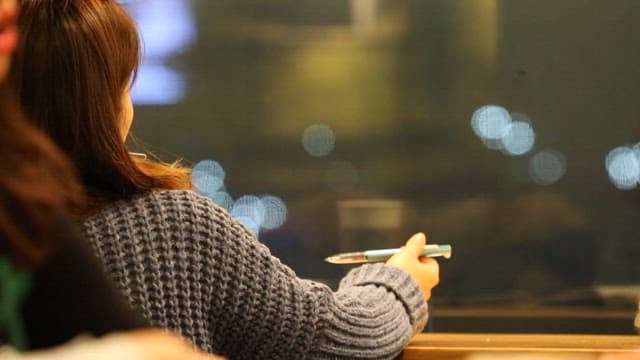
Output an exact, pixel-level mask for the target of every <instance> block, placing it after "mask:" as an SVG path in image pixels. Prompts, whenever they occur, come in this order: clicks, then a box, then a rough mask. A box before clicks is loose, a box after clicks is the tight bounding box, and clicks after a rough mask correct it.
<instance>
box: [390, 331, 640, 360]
mask: <svg viewBox="0 0 640 360" xmlns="http://www.w3.org/2000/svg"><path fill="white" fill-rule="evenodd" d="M603 354H618V355H620V356H625V357H624V358H625V359H629V358H631V359H638V360H640V336H633V335H575V334H572V335H564V334H460V333H455V334H454V333H448V334H447V333H422V334H418V335H416V336H415V337H414V338H413V340H412V341H411V343H410V344H409V345H408V346H407V348H406V349H405V351H404V352H403V354H402V355H401V356H400V357H399V358H400V359H405V360H417V359H518V358H522V359H525V358H526V359H541V357H540V356H541V355H544V359H597V358H598V356H601V355H603ZM636 355H637V357H636Z"/></svg>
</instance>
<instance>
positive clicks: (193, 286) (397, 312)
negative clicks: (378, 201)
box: [84, 190, 427, 359]
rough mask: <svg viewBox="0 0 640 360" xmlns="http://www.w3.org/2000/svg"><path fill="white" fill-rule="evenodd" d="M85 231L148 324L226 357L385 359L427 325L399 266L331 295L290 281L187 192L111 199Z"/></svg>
mask: <svg viewBox="0 0 640 360" xmlns="http://www.w3.org/2000/svg"><path fill="white" fill-rule="evenodd" d="M84 231H85V235H86V236H87V238H88V239H89V240H90V242H91V243H92V246H93V248H94V250H95V251H96V252H97V254H98V256H99V258H100V259H101V260H102V262H103V263H104V265H105V266H106V268H107V270H108V272H109V273H110V275H111V276H112V278H113V279H114V280H115V281H116V283H117V284H119V286H120V288H121V289H122V290H123V291H124V293H125V294H126V295H127V297H128V299H129V301H130V302H131V303H132V304H133V305H135V306H137V307H138V308H139V309H141V311H142V312H143V314H144V315H145V316H146V317H147V318H148V319H149V320H150V321H151V323H152V324H153V325H156V326H162V327H166V328H170V329H173V330H176V331H178V332H180V333H182V334H183V335H185V336H186V337H187V338H190V339H191V340H193V341H194V342H195V343H196V344H197V345H198V346H199V347H201V348H202V349H204V350H205V351H207V352H210V353H216V354H222V355H225V356H227V357H229V358H230V359H346V358H365V359H391V358H394V357H395V356H396V355H398V354H399V353H400V351H401V350H402V348H403V347H404V346H405V345H406V344H407V343H408V342H409V340H410V338H411V336H412V335H413V334H414V333H415V332H418V331H421V330H422V329H423V327H424V325H425V324H426V321H427V305H426V303H425V302H424V300H423V295H422V292H421V291H420V289H419V287H418V285H417V284H416V283H415V282H414V280H412V279H411V278H410V277H409V275H408V274H406V273H405V272H403V271H401V270H399V269H397V268H395V267H392V266H388V265H384V264H373V265H371V264H368V265H364V266H361V267H358V268H355V269H353V270H352V271H350V272H349V274H347V276H346V277H345V278H343V279H342V281H341V282H340V286H339V289H338V290H337V291H336V292H334V291H332V290H331V289H330V288H329V287H327V286H326V285H323V284H319V283H316V282H312V281H309V280H303V279H300V278H298V277H296V274H295V273H294V272H293V271H292V270H291V269H290V268H288V267H287V266H285V265H283V264H282V263H281V262H280V261H279V260H278V259H277V258H275V257H273V256H272V255H271V254H270V252H269V250H268V249H267V247H266V246H264V245H263V244H261V243H260V242H258V240H257V239H256V238H255V236H254V235H253V234H252V233H251V232H249V231H248V230H247V229H245V228H244V227H243V226H242V225H241V224H240V223H238V222H237V221H235V220H233V219H232V218H231V217H230V216H229V214H228V213H227V212H226V211H225V210H224V209H222V208H221V207H219V206H217V205H216V204H215V203H213V202H212V201H211V200H209V199H208V198H206V197H203V196H200V195H198V194H196V193H194V192H192V191H175V190H157V191H152V192H149V193H147V194H144V195H141V196H138V197H136V198H134V199H133V200H131V201H120V202H117V203H115V204H113V205H111V206H109V207H107V208H105V209H103V210H102V211H101V212H100V213H98V214H96V215H94V216H92V217H90V218H89V219H87V220H86V221H85V223H84Z"/></svg>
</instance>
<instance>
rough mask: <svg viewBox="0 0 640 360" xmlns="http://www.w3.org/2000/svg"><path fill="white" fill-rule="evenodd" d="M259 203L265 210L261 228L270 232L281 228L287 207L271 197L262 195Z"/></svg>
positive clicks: (279, 200)
mask: <svg viewBox="0 0 640 360" xmlns="http://www.w3.org/2000/svg"><path fill="white" fill-rule="evenodd" d="M260 201H262V205H263V206H264V209H265V213H264V221H263V222H262V227H263V228H265V229H267V230H271V229H276V228H279V227H280V226H282V224H284V223H285V221H286V220H287V207H286V205H285V204H284V201H282V200H281V199H280V198H278V197H276V196H273V195H263V196H261V197H260Z"/></svg>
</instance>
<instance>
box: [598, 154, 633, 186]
mask: <svg viewBox="0 0 640 360" xmlns="http://www.w3.org/2000/svg"><path fill="white" fill-rule="evenodd" d="M639 157H640V152H638V151H637V150H635V149H632V148H630V147H627V146H621V147H617V148H615V149H613V150H611V151H610V152H609V154H607V157H606V159H605V166H606V169H607V173H608V174H609V179H611V182H613V184H614V185H615V187H617V188H618V189H621V190H631V189H633V188H635V187H636V186H637V185H638V181H640V161H639Z"/></svg>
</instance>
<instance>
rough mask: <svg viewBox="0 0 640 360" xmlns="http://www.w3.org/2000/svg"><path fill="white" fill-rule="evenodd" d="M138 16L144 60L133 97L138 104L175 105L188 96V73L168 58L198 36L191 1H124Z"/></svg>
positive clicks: (134, 14) (183, 49) (183, 48)
mask: <svg viewBox="0 0 640 360" xmlns="http://www.w3.org/2000/svg"><path fill="white" fill-rule="evenodd" d="M121 2H122V3H123V4H124V5H125V7H126V8H127V10H128V11H129V12H130V13H131V15H132V16H133V18H134V19H135V20H136V23H137V26H138V31H139V33H140V36H141V40H142V44H143V57H142V63H141V65H140V68H139V70H138V76H137V78H136V82H135V84H134V85H133V88H132V89H131V98H132V100H133V102H134V104H137V105H173V104H176V103H178V102H179V101H180V100H182V99H183V98H184V96H185V88H186V86H185V80H184V76H183V75H182V74H181V73H180V72H179V71H178V70H177V69H175V68H172V67H171V66H170V65H168V64H169V62H168V60H169V58H171V57H172V56H174V55H176V54H178V53H181V52H183V51H185V50H187V49H188V48H189V47H190V46H191V45H192V44H193V43H194V42H195V40H196V26H195V20H194V15H193V11H192V9H191V4H190V2H189V1H184V0H153V1H126V2H124V1H121Z"/></svg>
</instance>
